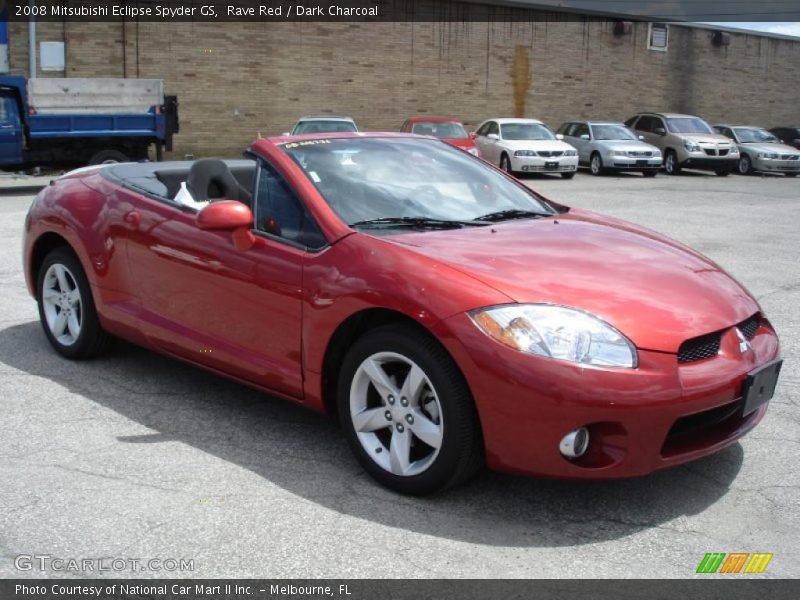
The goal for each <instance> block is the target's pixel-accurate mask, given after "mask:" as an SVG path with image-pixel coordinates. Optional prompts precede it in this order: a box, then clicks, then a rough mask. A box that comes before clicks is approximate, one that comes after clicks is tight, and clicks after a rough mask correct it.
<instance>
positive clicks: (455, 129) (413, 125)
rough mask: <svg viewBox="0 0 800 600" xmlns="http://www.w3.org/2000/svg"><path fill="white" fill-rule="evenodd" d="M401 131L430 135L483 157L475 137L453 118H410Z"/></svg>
mask: <svg viewBox="0 0 800 600" xmlns="http://www.w3.org/2000/svg"><path fill="white" fill-rule="evenodd" d="M400 131H402V132H403V133H416V134H417V135H430V136H433V137H436V138H439V139H440V140H442V141H444V142H447V143H448V144H451V145H453V146H455V147H456V148H461V149H462V150H466V151H467V152H469V153H470V154H474V155H475V156H480V155H481V152H480V150H478V146H476V145H475V139H474V135H470V134H468V133H467V130H466V129H464V124H463V123H462V122H461V121H459V120H458V119H455V118H453V117H409V118H408V119H406V120H405V122H404V123H403V125H402V126H401V127H400Z"/></svg>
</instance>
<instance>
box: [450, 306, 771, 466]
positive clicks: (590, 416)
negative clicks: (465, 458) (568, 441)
mask: <svg viewBox="0 0 800 600" xmlns="http://www.w3.org/2000/svg"><path fill="white" fill-rule="evenodd" d="M436 333H437V335H438V336H439V338H440V339H441V340H442V341H443V342H444V344H445V346H446V347H447V348H448V350H449V351H450V352H451V354H452V355H453V356H454V358H455V360H456V362H457V363H458V364H459V366H460V367H461V370H462V372H463V373H464V376H465V377H466V379H467V382H468V384H469V386H470V389H471V391H472V393H473V396H474V398H475V402H476V405H477V408H478V413H479V415H480V420H481V427H482V430H483V436H484V442H485V447H486V458H487V463H488V464H489V466H490V467H492V468H494V469H498V470H502V471H508V472H515V473H521V474H526V475H538V476H546V477H563V478H578V479H598V478H617V477H630V476H637V475H645V474H648V473H651V472H653V471H656V470H658V469H662V468H665V467H670V466H674V465H678V464H681V463H685V462H688V461H691V460H694V459H697V458H700V457H702V456H705V455H708V454H711V453H713V452H716V451H718V450H720V449H721V448H724V447H725V446H728V445H730V444H732V443H733V442H735V441H736V440H737V439H738V438H740V437H741V436H743V435H744V434H745V433H747V432H748V431H750V430H751V429H752V428H753V427H755V426H756V424H757V423H758V422H759V421H760V420H761V418H762V417H763V416H764V414H765V412H766V405H765V406H762V407H760V408H759V409H757V410H756V411H755V412H753V413H751V414H749V415H747V416H744V417H743V416H742V415H741V410H740V408H739V407H738V406H737V405H736V403H737V402H740V395H741V389H742V383H743V381H744V378H745V377H746V375H747V373H748V372H750V371H752V370H753V369H755V368H757V367H758V366H760V365H763V364H765V363H767V362H769V361H771V360H773V359H775V358H776V357H777V356H778V354H779V347H778V339H777V336H776V335H775V333H774V331H773V330H772V329H771V327H770V326H769V325H768V324H766V321H765V322H763V323H762V325H761V326H760V327H759V329H758V331H757V332H756V335H755V336H754V337H753V339H752V340H751V345H752V349H753V350H752V351H748V352H747V353H745V354H744V355H742V354H740V353H739V349H738V340H737V339H736V335H735V333H734V331H733V329H731V330H729V331H728V332H727V333H726V334H725V336H724V337H723V342H722V347H721V350H720V354H719V355H718V356H716V357H715V358H710V359H706V360H701V361H697V362H694V363H684V364H682V365H679V364H678V362H677V358H676V356H675V355H674V354H666V353H663V352H651V351H646V350H639V366H638V368H636V369H604V368H596V367H588V366H579V365H575V364H573V363H569V362H565V361H558V360H552V359H547V358H542V357H538V356H532V355H527V354H523V353H521V352H518V351H516V350H513V349H511V348H508V347H506V346H504V345H502V344H500V343H499V342H495V341H493V340H491V339H489V338H487V336H486V335H485V334H484V333H482V332H481V331H479V330H478V328H477V327H476V326H475V325H474V324H473V323H472V322H471V320H470V319H469V317H468V316H467V315H463V314H462V315H456V316H455V317H452V318H450V319H448V320H446V321H444V322H442V323H440V325H439V326H438V330H437V331H436ZM737 408H738V409H739V412H738V413H737V412H736V411H737ZM720 415H722V416H724V417H725V418H723V419H721V420H719V419H717V420H715V419H716V418H717V417H719V416H720ZM690 416H691V417H692V418H691V419H688V418H687V417H690ZM717 421H718V422H717ZM687 423H688V425H687ZM584 426H585V427H588V429H589V432H590V443H589V450H588V451H587V453H586V454H585V455H584V456H582V457H581V458H579V459H567V458H565V457H564V456H562V455H561V453H560V452H559V450H558V443H559V441H560V440H561V438H562V437H563V436H564V435H565V434H566V433H567V432H569V431H571V430H573V429H576V428H578V427H584ZM687 427H688V429H687ZM676 432H677V433H676Z"/></svg>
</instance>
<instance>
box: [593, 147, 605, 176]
mask: <svg viewBox="0 0 800 600" xmlns="http://www.w3.org/2000/svg"><path fill="white" fill-rule="evenodd" d="M589 172H590V173H591V174H592V175H595V176H599V175H602V174H603V173H604V172H605V169H604V168H603V158H602V157H601V156H600V153H598V152H592V156H591V157H589Z"/></svg>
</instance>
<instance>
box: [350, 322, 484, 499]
mask: <svg viewBox="0 0 800 600" xmlns="http://www.w3.org/2000/svg"><path fill="white" fill-rule="evenodd" d="M338 410H339V417H340V420H341V422H342V426H343V429H344V431H345V435H346V437H347V440H348V442H349V444H350V447H351V449H352V450H353V453H354V454H355V455H356V458H357V459H358V461H359V462H360V463H361V466H362V467H364V469H365V470H366V471H367V472H368V473H369V474H370V475H371V476H372V477H373V478H374V479H376V480H377V481H378V482H379V483H381V484H383V485H385V486H386V487H389V488H391V489H393V490H395V491H398V492H401V493H404V494H414V495H421V494H428V493H432V492H436V491H438V490H441V489H444V488H447V487H450V486H452V485H455V484H457V483H460V482H462V481H464V480H466V479H468V478H469V477H470V476H472V475H473V474H474V473H475V472H476V470H477V469H478V468H479V467H480V466H481V464H482V459H483V449H482V442H481V436H480V427H479V425H478V418H477V414H476V411H475V406H474V404H473V401H472V397H471V395H470V393H469V389H468V388H467V385H466V382H465V381H464V379H463V377H462V376H461V373H460V372H459V370H458V368H457V367H456V365H455V363H454V362H453V360H452V358H450V356H449V355H448V354H447V352H446V351H445V350H444V349H443V348H442V347H441V346H440V345H439V344H438V342H436V341H435V340H434V339H432V338H430V337H429V336H427V335H425V334H423V333H421V332H417V331H414V330H412V329H409V328H408V327H402V326H397V325H389V326H385V327H381V328H378V329H375V330H373V331H371V332H369V333H367V334H365V335H364V336H362V337H361V338H360V339H358V340H357V341H356V343H355V344H354V345H353V346H352V348H351V349H350V350H349V351H348V353H347V355H346V357H345V360H344V363H343V365H342V370H341V375H340V378H339V387H338Z"/></svg>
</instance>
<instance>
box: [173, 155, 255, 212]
mask: <svg viewBox="0 0 800 600" xmlns="http://www.w3.org/2000/svg"><path fill="white" fill-rule="evenodd" d="M186 188H187V190H188V191H189V193H190V194H191V195H192V198H194V200H195V201H201V202H202V201H204V200H208V201H210V202H213V201H214V200H239V201H240V202H244V203H245V204H247V205H248V206H250V204H251V196H250V192H248V191H247V190H246V189H245V188H243V187H242V186H241V185H239V182H238V181H236V178H235V177H234V176H233V173H231V170H230V169H229V168H228V165H227V164H225V162H224V161H221V160H219V159H216V158H203V159H200V160H197V161H195V162H194V164H192V168H191V169H189V177H188V178H187V180H186Z"/></svg>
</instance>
